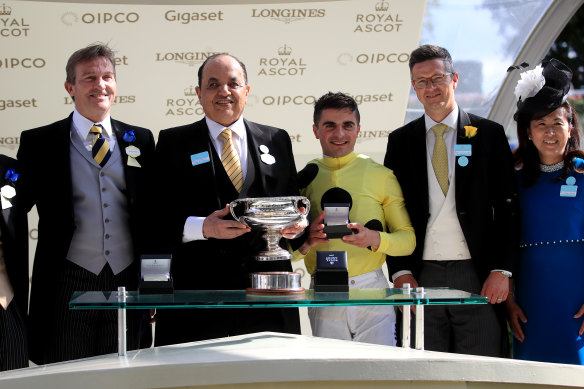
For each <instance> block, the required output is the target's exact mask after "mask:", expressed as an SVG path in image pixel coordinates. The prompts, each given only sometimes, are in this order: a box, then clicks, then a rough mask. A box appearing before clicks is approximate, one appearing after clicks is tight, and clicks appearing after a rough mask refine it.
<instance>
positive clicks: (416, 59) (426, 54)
mask: <svg viewBox="0 0 584 389" xmlns="http://www.w3.org/2000/svg"><path fill="white" fill-rule="evenodd" d="M432 59H441V60H443V61H444V66H445V68H446V71H447V72H449V73H454V65H453V64H452V57H451V56H450V53H449V52H448V50H446V49H445V48H444V47H440V46H434V45H422V46H420V47H418V48H417V49H415V50H414V51H412V53H411V54H410V62H409V65H410V74H411V73H412V69H413V68H414V65H415V64H417V63H420V62H424V61H429V60H432Z"/></svg>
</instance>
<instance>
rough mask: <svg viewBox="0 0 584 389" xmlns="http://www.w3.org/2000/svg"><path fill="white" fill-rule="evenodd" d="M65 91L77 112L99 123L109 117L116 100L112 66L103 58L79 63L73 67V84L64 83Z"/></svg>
mask: <svg viewBox="0 0 584 389" xmlns="http://www.w3.org/2000/svg"><path fill="white" fill-rule="evenodd" d="M65 89H66V90H67V92H69V95H70V96H71V97H73V99H74V100H75V108H76V109H77V111H78V112H79V113H80V114H81V115H83V116H84V117H85V118H87V119H89V120H91V121H93V122H95V123H99V122H101V121H103V119H105V118H106V117H107V115H109V113H110V110H111V107H112V104H113V102H114V99H115V98H116V76H115V72H114V66H113V65H112V63H111V62H110V61H109V60H108V59H107V58H105V57H96V58H93V59H91V60H89V61H84V62H79V63H78V64H77V65H75V83H73V84H72V83H70V82H68V81H66V82H65Z"/></svg>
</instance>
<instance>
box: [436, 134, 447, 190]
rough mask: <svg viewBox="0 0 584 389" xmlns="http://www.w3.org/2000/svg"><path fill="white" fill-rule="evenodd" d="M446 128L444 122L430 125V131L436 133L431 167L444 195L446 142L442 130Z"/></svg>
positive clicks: (445, 185) (445, 188)
mask: <svg viewBox="0 0 584 389" xmlns="http://www.w3.org/2000/svg"><path fill="white" fill-rule="evenodd" d="M447 129H448V126H447V125H446V124H442V123H439V124H436V125H435V126H433V127H432V131H434V134H436V143H434V153H433V154H432V167H433V168H434V174H436V179H437V180H438V184H439V185H440V188H441V189H442V192H443V193H444V196H446V193H448V152H447V151H446V143H445V142H444V138H443V137H442V135H444V131H446V130H447Z"/></svg>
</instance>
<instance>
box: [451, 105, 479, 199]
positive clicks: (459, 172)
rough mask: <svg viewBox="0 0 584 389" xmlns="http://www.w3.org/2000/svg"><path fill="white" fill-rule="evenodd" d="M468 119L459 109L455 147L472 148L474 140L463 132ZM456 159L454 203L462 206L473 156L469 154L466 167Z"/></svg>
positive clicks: (468, 123) (472, 151)
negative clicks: (463, 145)
mask: <svg viewBox="0 0 584 389" xmlns="http://www.w3.org/2000/svg"><path fill="white" fill-rule="evenodd" d="M470 125H471V123H470V119H469V117H468V114H467V113H466V112H464V111H463V110H462V109H460V108H459V111H458V129H457V131H456V144H457V145H462V144H470V145H471V147H474V138H467V137H466V130H465V128H464V127H465V126H470ZM474 152H475V150H472V149H471V153H474ZM458 158H460V157H455V175H454V177H455V178H454V179H455V180H456V193H455V195H456V203H457V204H463V201H462V200H463V199H462V198H463V197H464V196H465V188H466V186H467V183H468V177H469V174H470V171H471V170H472V167H473V159H474V155H473V154H471V156H469V157H467V158H468V165H466V166H461V165H460V164H459V163H458Z"/></svg>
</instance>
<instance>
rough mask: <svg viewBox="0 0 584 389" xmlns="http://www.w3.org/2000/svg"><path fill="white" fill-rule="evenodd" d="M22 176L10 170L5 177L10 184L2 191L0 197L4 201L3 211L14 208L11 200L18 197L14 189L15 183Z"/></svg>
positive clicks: (0, 190)
mask: <svg viewBox="0 0 584 389" xmlns="http://www.w3.org/2000/svg"><path fill="white" fill-rule="evenodd" d="M18 177H20V174H18V173H16V171H15V170H14V169H8V170H7V171H6V174H5V175H4V179H5V180H6V181H7V182H8V183H7V184H6V185H4V186H3V187H2V188H1V189H0V197H1V201H2V209H8V208H11V207H12V203H11V202H10V200H11V199H12V198H13V197H14V196H16V189H15V188H14V183H15V182H16V180H18Z"/></svg>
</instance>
